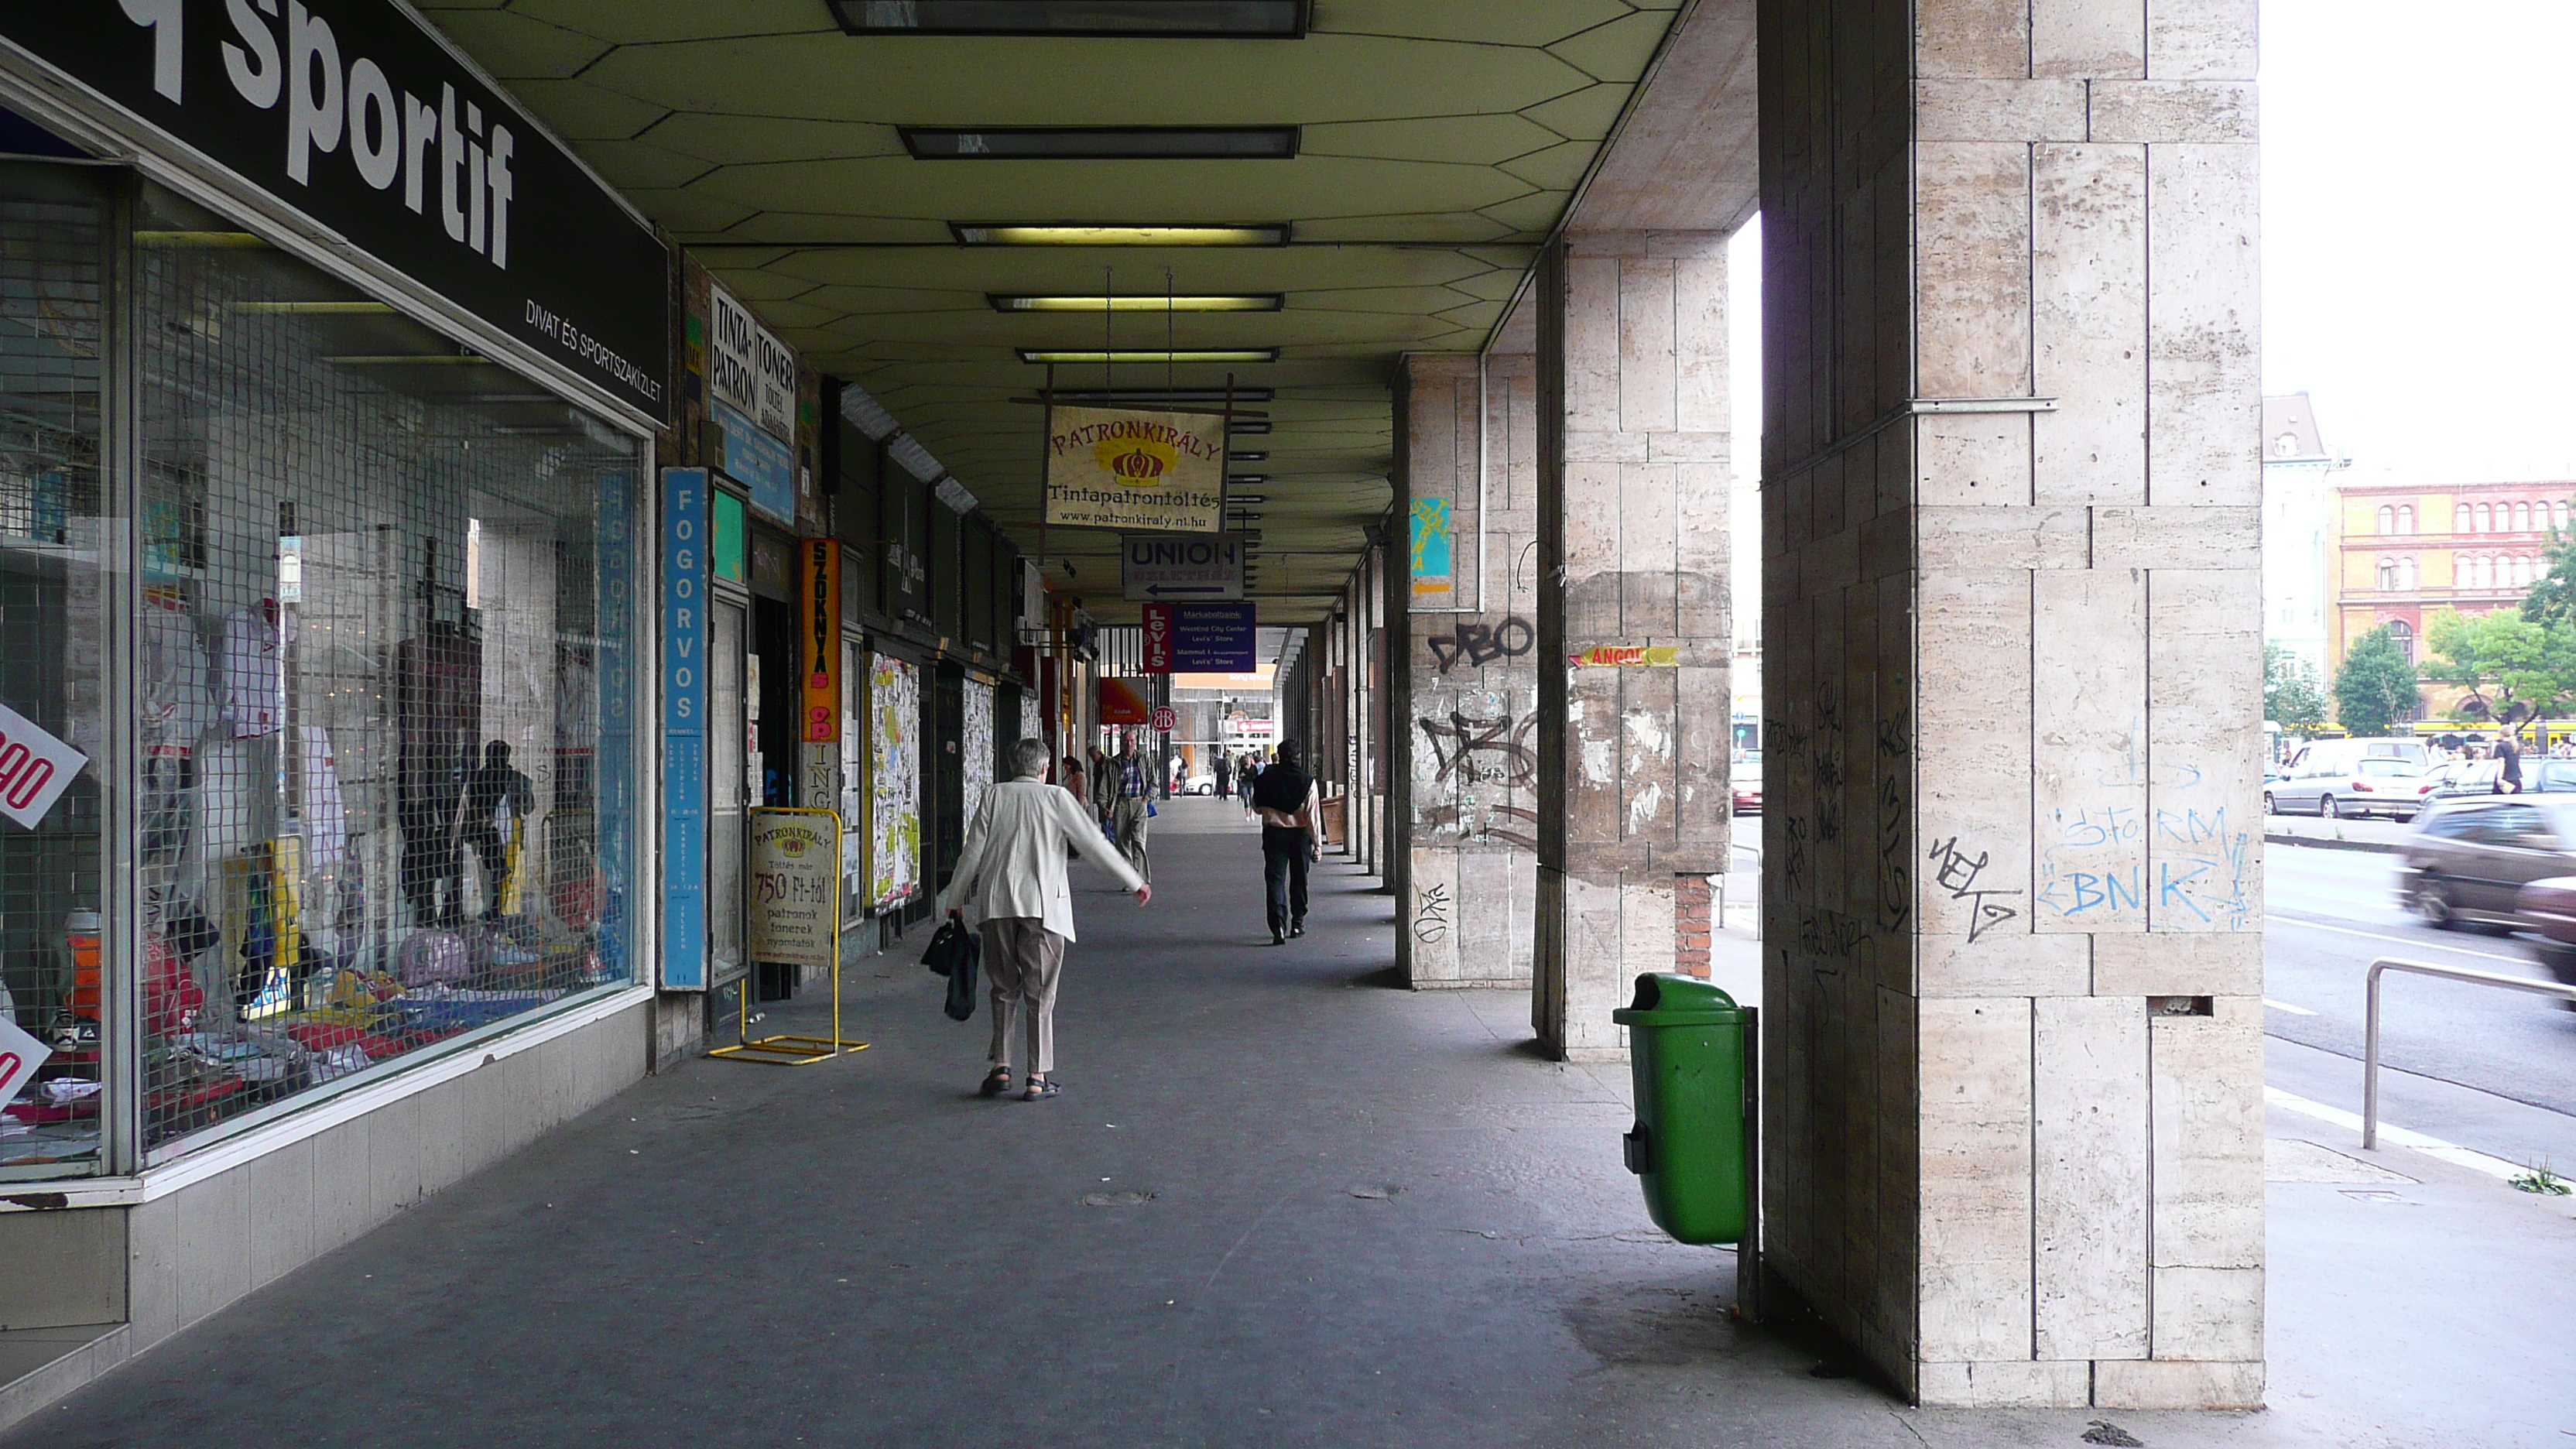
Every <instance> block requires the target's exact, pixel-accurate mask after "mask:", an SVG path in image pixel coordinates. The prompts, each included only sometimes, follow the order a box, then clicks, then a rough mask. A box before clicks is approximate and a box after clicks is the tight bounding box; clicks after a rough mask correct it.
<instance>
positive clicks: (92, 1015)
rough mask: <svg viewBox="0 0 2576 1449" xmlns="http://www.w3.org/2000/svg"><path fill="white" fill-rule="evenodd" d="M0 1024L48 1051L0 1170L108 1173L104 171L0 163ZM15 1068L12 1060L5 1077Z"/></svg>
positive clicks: (107, 235) (1, 1138)
mask: <svg viewBox="0 0 2576 1449" xmlns="http://www.w3.org/2000/svg"><path fill="white" fill-rule="evenodd" d="M0 197H5V199H0V817H4V818H0V1021H7V1022H10V1023H12V1024H14V1025H15V1026H16V1027H18V1028H19V1029H20V1030H22V1031H24V1032H25V1033H26V1034H27V1035H28V1036H29V1037H32V1038H34V1041H35V1046H34V1047H33V1048H32V1049H31V1048H28V1047H26V1046H25V1044H24V1043H23V1042H21V1043H20V1044H19V1048H18V1049H19V1050H20V1051H22V1052H24V1051H29V1050H33V1051H36V1052H43V1053H47V1055H46V1056H45V1059H44V1061H43V1064H42V1065H41V1066H39V1067H38V1068H37V1069H36V1071H35V1073H34V1076H33V1078H32V1080H29V1081H28V1082H27V1083H26V1084H25V1085H23V1086H21V1087H20V1088H19V1089H18V1091H17V1093H16V1096H15V1099H14V1100H13V1101H12V1102H11V1103H10V1104H9V1106H8V1109H7V1115H6V1116H5V1117H0V1180H8V1179H13V1178H15V1179H25V1178H30V1177H48V1176H60V1175H65V1174H70V1173H77V1172H84V1171H89V1170H92V1169H94V1168H95V1166H96V1165H97V1161H98V1154H99V1132H100V1122H101V1108H102V1106H103V1105H104V1103H105V1095H104V1091H103V1086H104V1083H105V1082H106V1080H107V1073H106V1071H105V1069H104V1066H103V1062H104V1055H103V1052H102V1047H103V1045H104V1043H103V1026H104V1022H105V1018H106V1012H105V1009H104V1007H105V1003H106V1000H107V998H106V993H105V990H104V978H103V976H102V967H103V958H102V934H101V933H102V912H103V911H104V910H105V909H106V907H107V905H108V902H107V900H106V898H105V896H104V894H103V890H104V886H105V883H106V873H105V870H104V858H103V854H104V844H105V836H104V830H105V808H104V807H105V804H106V798H105V795H104V791H103V782H104V781H106V780H108V779H111V778H114V776H113V774H112V773H111V772H112V770H113V769H114V764H113V754H112V743H111V741H110V740H109V738H108V733H109V732H108V730H107V729H106V723H107V716H106V692H105V686H106V684H107V682H108V681H107V678H106V675H105V673H104V672H103V670H102V667H101V666H102V662H103V661H104V660H105V658H106V657H107V651H108V641H107V639H106V637H105V636H104V635H103V633H102V625H103V622H104V620H105V617H106V615H105V602H106V599H107V591H106V588H105V584H106V581H107V580H108V578H109V577H110V574H111V571H112V569H113V567H114V558H113V552H112V551H113V549H114V548H115V545H116V542H117V538H118V533H117V531H116V530H115V529H114V528H113V527H112V526H111V525H110V522H109V518H108V515H109V513H110V512H111V509H110V507H109V505H108V502H107V494H106V490H105V488H104V486H103V478H102V470H101V466H100V461H101V438H102V431H101V420H102V404H103V397H102V377H103V371H102V370H103V362H104V358H105V356H106V340H107V326H106V317H107V303H108V297H109V278H110V271H109V266H108V261H109V243H110V239H111V236H112V234H113V227H114V211H113V207H112V203H111V193H110V191H109V189H108V187H107V184H106V179H105V178H103V177H101V176H98V175H96V174H94V173H89V172H85V171H82V170H78V169H75V168H70V167H54V166H23V165H22V166H0ZM0 1075H14V1074H0Z"/></svg>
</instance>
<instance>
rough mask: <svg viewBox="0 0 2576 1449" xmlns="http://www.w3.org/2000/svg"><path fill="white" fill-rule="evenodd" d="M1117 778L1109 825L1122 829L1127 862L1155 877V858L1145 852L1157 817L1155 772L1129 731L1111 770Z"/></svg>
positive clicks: (1149, 877)
mask: <svg viewBox="0 0 2576 1449" xmlns="http://www.w3.org/2000/svg"><path fill="white" fill-rule="evenodd" d="M1110 777H1111V779H1112V780H1113V781H1114V782H1115V783H1114V785H1113V787H1112V790H1113V793H1112V796H1111V799H1112V801H1113V803H1112V804H1111V805H1110V807H1109V828H1110V829H1112V830H1114V831H1116V832H1118V849H1119V850H1120V851H1121V852H1122V853H1123V854H1125V855H1126V857H1127V863H1128V864H1129V865H1131V866H1133V867H1135V870H1136V873H1137V874H1138V875H1140V876H1143V877H1144V878H1145V879H1147V880H1152V879H1153V878H1154V858H1153V857H1152V856H1150V855H1147V854H1146V853H1145V831H1146V822H1147V821H1148V820H1150V819H1152V818H1153V810H1154V772H1153V771H1151V770H1148V769H1146V768H1145V760H1144V757H1143V756H1142V755H1139V754H1138V753H1137V752H1136V737H1135V736H1134V735H1129V736H1128V737H1127V743H1126V744H1124V745H1122V746H1120V747H1119V751H1118V764H1117V768H1115V769H1114V770H1112V771H1111V772H1110Z"/></svg>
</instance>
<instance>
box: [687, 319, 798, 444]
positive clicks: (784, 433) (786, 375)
mask: <svg viewBox="0 0 2576 1449" xmlns="http://www.w3.org/2000/svg"><path fill="white" fill-rule="evenodd" d="M707 390H708V391H710V392H712V393H714V394H715V395H716V397H717V398H718V399H720V400H721V401H724V402H729V403H731V404H733V405H734V406H735V407H737V408H740V409H741V410H742V412H743V415H744V416H745V417H748V418H750V419H751V420H752V421H753V422H755V423H758V424H759V425H760V430H761V431H762V432H765V433H767V434H769V435H770V436H771V437H773V438H777V439H779V440H781V441H783V442H789V443H792V442H794V441H796V349H794V348H792V347H789V346H788V345H787V344H786V343H784V342H781V341H779V340H778V334H777V333H775V332H772V331H770V330H769V329H768V328H766V327H763V326H761V325H760V319H758V318H756V317H754V316H752V315H751V309H750V308H748V307H745V306H743V305H742V304H741V303H740V302H737V301H735V300H734V297H733V294H732V293H731V292H728V291H726V290H725V289H724V288H722V287H709V288H708V289H707Z"/></svg>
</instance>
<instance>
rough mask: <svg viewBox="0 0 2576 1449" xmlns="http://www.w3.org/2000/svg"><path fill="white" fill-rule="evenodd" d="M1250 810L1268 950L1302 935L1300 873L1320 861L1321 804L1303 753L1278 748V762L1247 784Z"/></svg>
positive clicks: (1293, 746) (1292, 744) (1287, 745)
mask: <svg viewBox="0 0 2576 1449" xmlns="http://www.w3.org/2000/svg"><path fill="white" fill-rule="evenodd" d="M1252 805H1253V808H1254V809H1255V810H1257V811H1259V812H1260V815H1261V877H1262V884H1263V887H1264V889H1265V891H1266V893H1267V895H1268V897H1269V904H1270V944H1271V945H1273V946H1280V945H1285V944H1287V941H1288V938H1289V937H1291V936H1302V935H1304V934H1306V867H1307V865H1308V864H1310V863H1311V862H1314V861H1318V860H1321V859H1323V858H1324V845H1325V840H1324V816H1323V802H1322V801H1321V800H1320V799H1319V798H1317V790H1316V787H1315V780H1314V777H1313V776H1311V775H1309V774H1307V773H1306V752H1305V751H1304V750H1303V749H1302V748H1300V747H1299V745H1298V744H1297V742H1296V741H1295V740H1289V741H1286V742H1284V743H1283V744H1281V745H1280V746H1279V761H1278V763H1276V764H1274V765H1272V766H1270V768H1268V769H1266V770H1263V771H1262V772H1261V776H1260V778H1259V779H1257V780H1255V781H1254V782H1253V786H1252Z"/></svg>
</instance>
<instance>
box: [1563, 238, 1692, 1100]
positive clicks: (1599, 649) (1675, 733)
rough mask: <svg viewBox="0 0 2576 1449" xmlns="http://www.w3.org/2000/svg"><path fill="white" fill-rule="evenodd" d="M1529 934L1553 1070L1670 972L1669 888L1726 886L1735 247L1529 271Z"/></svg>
mask: <svg viewBox="0 0 2576 1449" xmlns="http://www.w3.org/2000/svg"><path fill="white" fill-rule="evenodd" d="M1533 300H1534V302H1535V304H1536V306H1537V309H1538V311H1537V322H1538V392H1539V409H1538V412H1539V439H1538V461H1539V487H1538V500H1537V505H1538V507H1537V513H1538V549H1537V560H1536V563H1537V575H1538V665H1537V676H1538V706H1539V707H1538V717H1539V727H1538V743H1537V747H1538V756H1539V781H1538V795H1539V805H1538V810H1539V833H1538V928H1537V941H1536V960H1535V963H1534V965H1535V974H1536V978H1537V980H1536V986H1535V993H1534V1000H1533V1009H1532V1025H1533V1026H1535V1027H1536V1028H1537V1031H1538V1036H1539V1041H1540V1043H1541V1045H1542V1046H1543V1047H1544V1048H1545V1049H1546V1050H1547V1051H1548V1052H1550V1053H1551V1054H1552V1055H1555V1056H1557V1057H1559V1058H1561V1059H1565V1060H1585V1059H1595V1060H1597V1059H1603V1058H1612V1057H1619V1056H1624V1055H1625V1052H1626V1044H1625V1043H1624V1042H1623V1041H1622V1040H1621V1036H1620V1029H1619V1028H1618V1027H1616V1026H1614V1025H1613V1024H1612V1023H1611V1020H1610V1013H1611V1011H1612V1010H1613V1009H1614V1008H1616V1007H1618V1006H1620V1005H1622V1004H1624V1003H1625V1002H1626V1000H1627V998H1628V995H1629V990H1630V981H1631V979H1632V978H1633V977H1635V976H1636V975H1637V974H1638V973H1640V972H1645V971H1671V970H1673V969H1675V967H1676V964H1677V962H1676V956H1675V948H1676V939H1675V932H1674V902H1675V894H1676V890H1675V888H1676V882H1677V878H1678V877H1681V876H1685V875H1689V876H1701V877H1705V876H1708V875H1713V874H1717V873H1720V872H1723V871H1724V870H1725V869H1726V859H1727V842H1728V829H1729V826H1730V824H1731V821H1730V816H1731V813H1732V809H1731V804H1732V802H1731V799H1730V795H1729V792H1728V788H1727V751H1728V745H1729V743H1730V730H1729V718H1730V714H1731V697H1730V694H1729V672H1730V669H1731V667H1732V664H1733V657H1734V636H1733V631H1734V624H1733V620H1732V618H1731V614H1730V605H1729V599H1728V595H1727V421H1728V391H1727V368H1726V340H1727V339H1726V239H1725V237H1724V235H1723V234H1720V233H1717V232H1591V233H1582V232H1578V233H1575V234H1573V235H1571V236H1570V237H1568V238H1567V239H1566V240H1565V241H1563V242H1561V243H1559V244H1558V245H1556V246H1555V247H1552V248H1550V249H1549V251H1548V252H1547V254H1546V255H1545V256H1544V257H1543V258H1542V259H1541V261H1540V264H1539V271H1538V279H1537V286H1536V290H1535V293H1534V297H1533Z"/></svg>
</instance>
